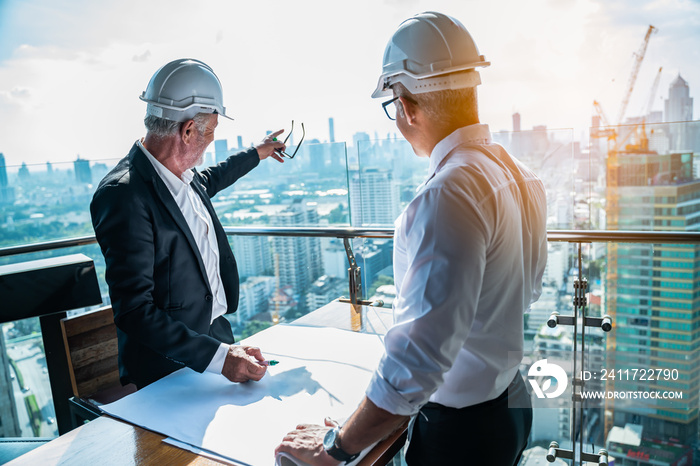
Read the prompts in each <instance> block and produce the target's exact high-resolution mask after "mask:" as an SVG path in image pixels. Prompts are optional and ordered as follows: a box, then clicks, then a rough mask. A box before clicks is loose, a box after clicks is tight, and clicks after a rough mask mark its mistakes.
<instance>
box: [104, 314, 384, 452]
mask: <svg viewBox="0 0 700 466" xmlns="http://www.w3.org/2000/svg"><path fill="white" fill-rule="evenodd" d="M242 343H244V344H247V345H253V346H258V347H259V348H261V350H262V352H263V355H264V356H265V357H266V358H273V357H274V359H277V360H278V361H280V363H279V364H278V365H276V366H270V367H268V372H267V374H266V375H265V377H264V378H263V379H262V380H261V381H260V382H248V383H244V384H232V383H230V382H229V381H228V380H226V379H225V378H224V377H223V376H221V375H217V374H212V373H206V372H205V373H202V374H198V373H196V372H194V371H192V370H190V369H181V370H179V371H177V372H175V373H173V374H170V375H169V376H167V377H164V378H163V379H161V380H159V381H157V382H154V383H153V384H151V385H148V386H147V387H144V388H143V389H141V390H139V391H138V392H136V393H134V394H132V395H129V396H127V397H124V398H122V399H121V400H119V401H116V402H114V403H111V404H109V405H105V406H103V407H102V409H103V411H105V412H107V413H109V414H111V415H112V416H115V417H119V418H122V419H125V420H127V421H129V422H132V423H134V424H137V425H140V426H142V427H145V428H146V429H149V430H153V431H156V432H159V433H162V434H164V435H166V436H170V437H173V438H174V439H177V440H179V441H181V442H185V443H188V444H190V445H193V446H195V447H198V448H203V449H205V450H208V451H211V452H214V453H216V454H219V455H221V456H224V457H226V458H230V459H231V460H233V461H238V462H241V463H244V464H249V465H251V466H262V465H272V464H274V461H275V459H274V453H273V452H274V449H275V447H276V446H277V445H278V444H279V442H280V441H281V440H282V438H283V437H284V435H285V434H286V433H287V432H289V431H290V430H293V429H294V428H295V426H296V425H297V424H300V423H313V424H322V423H323V419H324V418H325V417H326V416H330V417H331V418H334V419H344V418H346V417H348V416H349V415H350V414H351V413H352V412H353V411H354V409H355V408H356V407H357V405H358V404H359V402H360V401H361V400H362V397H363V396H364V391H365V388H366V387H367V384H368V383H369V380H370V379H371V377H372V374H373V372H374V369H375V368H376V366H377V364H378V362H379V359H380V357H381V355H382V353H383V351H384V345H383V343H382V339H381V337H379V336H377V335H367V334H360V333H355V332H349V331H345V330H338V329H331V328H312V327H298V326H284V325H277V326H275V327H272V328H270V329H267V330H265V331H263V332H260V333H258V334H257V335H254V336H253V337H251V338H249V339H247V340H245V341H243V342H242Z"/></svg>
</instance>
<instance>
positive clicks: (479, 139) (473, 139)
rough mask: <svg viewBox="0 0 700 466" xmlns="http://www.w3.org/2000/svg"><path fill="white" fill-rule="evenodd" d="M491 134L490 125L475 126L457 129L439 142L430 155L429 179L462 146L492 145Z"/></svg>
mask: <svg viewBox="0 0 700 466" xmlns="http://www.w3.org/2000/svg"><path fill="white" fill-rule="evenodd" d="M490 143H491V133H490V131H489V125H483V124H475V125H469V126H463V127H461V128H458V129H456V130H455V131H454V132H452V133H451V134H450V135H448V136H447V137H446V138H445V139H443V140H442V141H440V142H438V143H437V144H436V145H435V147H434V148H433V151H432V152H431V153H430V169H429V171H428V178H430V177H432V176H433V175H434V174H435V172H437V169H438V167H440V165H441V164H442V162H443V161H444V160H445V159H446V158H447V156H448V155H449V154H450V153H451V152H452V151H453V150H454V149H455V147H457V146H459V145H461V144H490Z"/></svg>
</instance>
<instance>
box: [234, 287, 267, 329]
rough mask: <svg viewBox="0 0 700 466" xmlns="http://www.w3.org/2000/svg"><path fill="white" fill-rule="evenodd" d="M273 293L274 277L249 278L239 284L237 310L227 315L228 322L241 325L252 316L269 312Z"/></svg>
mask: <svg viewBox="0 0 700 466" xmlns="http://www.w3.org/2000/svg"><path fill="white" fill-rule="evenodd" d="M274 291H275V277H250V278H248V279H247V280H246V281H245V282H243V283H241V287H240V295H239V298H238V310H237V311H236V312H235V313H234V314H227V316H226V317H227V318H228V320H229V322H231V323H232V324H235V325H241V324H243V323H245V322H247V321H249V320H250V319H251V318H252V317H253V316H255V315H257V314H260V313H262V312H267V311H268V310H269V300H270V297H271V296H272V294H273V293H274Z"/></svg>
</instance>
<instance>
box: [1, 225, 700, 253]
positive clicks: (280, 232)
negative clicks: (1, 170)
mask: <svg viewBox="0 0 700 466" xmlns="http://www.w3.org/2000/svg"><path fill="white" fill-rule="evenodd" d="M224 231H225V232H226V234H227V235H229V236H287V237H320V238H393V237H394V229H393V228H379V227H377V228H355V227H305V228H288V227H225V228H224ZM547 241H550V242H560V243H561V242H563V243H606V242H614V243H653V244H671V243H680V244H683V243H686V244H692V243H700V232H694V231H688V232H686V231H618V230H549V231H547ZM96 242H97V240H96V239H95V236H94V235H92V236H81V237H78V238H66V239H60V240H53V241H43V242H40V243H31V244H23V245H19V246H10V247H5V248H0V257H5V256H14V255H17V254H28V253H32V252H40V251H50V250H53V249H62V248H70V247H76V246H85V245H88V244H94V243H96Z"/></svg>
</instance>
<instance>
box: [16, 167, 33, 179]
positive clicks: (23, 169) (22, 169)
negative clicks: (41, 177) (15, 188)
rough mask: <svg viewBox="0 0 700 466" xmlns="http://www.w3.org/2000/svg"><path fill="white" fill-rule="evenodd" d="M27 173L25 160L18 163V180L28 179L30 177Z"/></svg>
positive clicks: (27, 168)
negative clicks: (20, 163)
mask: <svg viewBox="0 0 700 466" xmlns="http://www.w3.org/2000/svg"><path fill="white" fill-rule="evenodd" d="M30 176H31V175H30V174H29V167H27V163H26V162H22V165H20V167H19V170H18V171H17V178H19V180H20V181H22V182H24V181H28V180H29V178H30Z"/></svg>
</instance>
